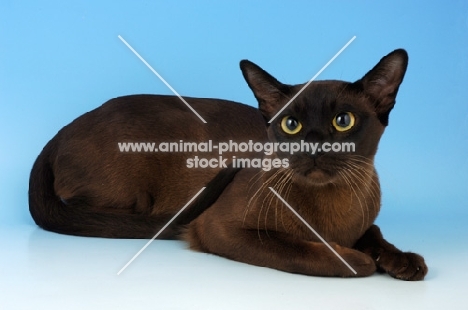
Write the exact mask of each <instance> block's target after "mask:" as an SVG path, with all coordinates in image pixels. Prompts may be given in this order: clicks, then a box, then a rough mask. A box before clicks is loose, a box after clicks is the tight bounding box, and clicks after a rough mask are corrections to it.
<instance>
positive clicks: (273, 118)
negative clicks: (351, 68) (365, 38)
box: [268, 36, 356, 123]
mask: <svg viewBox="0 0 468 310" xmlns="http://www.w3.org/2000/svg"><path fill="white" fill-rule="evenodd" d="M354 39H356V36H354V37H352V38H351V40H349V41H348V43H346V44H345V45H344V46H343V47H342V48H341V49H340V50H339V51H338V53H336V54H335V56H333V57H332V59H330V60H329V61H328V62H327V63H326V64H325V66H323V67H322V69H320V70H319V72H317V74H315V75H314V76H313V77H312V78H311V79H310V80H309V82H307V84H305V85H304V87H302V88H301V90H300V91H298V92H297V94H295V95H294V97H292V98H291V100H289V101H288V103H286V104H285V105H284V107H282V108H281V110H279V111H278V113H276V114H275V116H273V117H272V118H271V119H270V120H269V121H268V123H271V122H273V121H274V120H275V118H276V117H278V115H279V114H280V113H281V112H283V111H284V109H286V108H287V107H288V106H289V105H290V104H291V102H293V101H294V99H296V98H297V96H299V95H300V94H301V93H302V92H303V91H304V89H306V87H307V86H309V84H310V83H312V82H313V81H314V80H315V79H316V78H317V77H318V76H319V75H320V73H322V72H323V70H325V69H326V68H327V67H328V66H329V65H330V64H331V63H332V62H333V61H334V60H335V59H336V57H338V56H339V55H340V54H341V53H342V52H343V51H344V50H345V49H346V48H347V47H348V45H350V44H351V42H353V41H354Z"/></svg>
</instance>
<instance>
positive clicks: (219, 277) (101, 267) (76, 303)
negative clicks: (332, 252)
mask: <svg viewBox="0 0 468 310" xmlns="http://www.w3.org/2000/svg"><path fill="white" fill-rule="evenodd" d="M460 224H461V223H460ZM453 226H456V225H453ZM428 227H429V226H428ZM452 228H453V227H452ZM460 228H461V226H460ZM451 231H453V232H455V233H458V237H462V238H463V240H466V229H463V231H464V232H465V234H464V235H463V234H462V235H461V236H460V234H459V233H460V230H459V231H458V232H457V230H456V229H454V230H451ZM0 233H1V235H0V242H1V244H2V248H3V249H4V251H2V256H1V258H0V265H1V269H0V278H1V281H0V292H1V294H0V306H1V307H0V308H1V309H141V308H143V307H145V309H147V308H148V307H150V309H463V307H464V306H465V305H466V301H468V299H467V297H466V294H465V293H464V291H465V290H466V286H465V284H464V283H465V281H464V280H465V279H464V278H463V274H466V268H467V267H468V263H467V262H468V260H467V258H468V257H467V256H468V255H467V254H468V251H467V250H466V249H465V248H457V247H456V246H453V245H451V244H449V243H446V242H442V241H443V239H445V237H447V238H448V237H449V236H448V233H447V231H445V237H444V236H442V237H443V239H435V241H436V242H437V244H434V242H432V241H430V240H428V239H427V238H431V239H432V237H431V236H432V235H434V236H435V235H436V234H435V233H433V234H432V235H431V232H429V231H427V232H426V233H427V234H425V236H426V237H425V238H424V240H423V242H421V243H420V244H419V245H418V247H414V250H415V251H417V252H421V254H423V255H424V256H425V258H426V261H427V263H428V265H429V268H430V272H429V274H428V276H427V279H426V280H425V281H422V282H404V281H399V280H395V279H392V278H390V277H389V276H387V275H380V274H376V275H374V276H372V277H368V278H361V279H336V278H320V277H308V276H303V275H295V274H288V273H284V272H280V271H276V270H272V269H268V268H260V267H256V266H250V265H247V264H242V263H238V262H234V261H230V260H227V259H224V258H221V257H217V256H214V255H208V254H204V253H197V252H193V251H190V250H188V249H187V248H186V245H185V244H184V243H183V242H180V241H160V240H157V241H155V242H154V243H152V244H151V246H149V247H148V248H147V249H146V250H145V251H144V252H143V253H142V254H141V255H140V256H139V257H138V259H137V260H135V261H134V262H133V263H132V264H131V265H130V266H129V267H128V268H127V269H126V270H125V272H123V273H122V274H121V275H120V276H118V275H117V272H118V270H119V269H120V268H121V267H122V266H123V265H124V264H125V263H126V262H127V261H128V260H129V258H131V257H132V256H133V255H134V254H135V253H136V252H137V251H138V250H139V249H140V248H141V246H142V245H144V244H145V243H146V240H114V239H100V238H81V237H73V236H65V235H59V234H55V233H50V232H46V231H43V230H41V229H39V228H37V227H35V226H33V225H31V226H15V227H14V226H12V227H3V228H1V229H0ZM420 233H421V232H420V231H418V235H420ZM395 236H396V238H395ZM395 236H393V237H394V238H393V239H399V240H391V241H392V242H395V244H397V245H399V246H400V247H402V248H404V247H405V246H407V245H408V244H409V243H411V242H410V241H408V244H405V242H404V241H405V239H404V238H402V237H401V235H400V237H398V236H399V235H395ZM439 236H440V235H439ZM442 237H441V238H442ZM446 240H450V239H446ZM452 240H453V239H452ZM413 241H414V240H413ZM401 243H403V244H401ZM453 244H455V243H453Z"/></svg>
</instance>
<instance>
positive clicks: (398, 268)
mask: <svg viewBox="0 0 468 310" xmlns="http://www.w3.org/2000/svg"><path fill="white" fill-rule="evenodd" d="M385 265H386V266H385ZM385 265H381V266H380V267H381V268H383V269H384V270H385V271H386V272H387V273H388V274H389V275H390V276H392V277H394V278H396V279H400V280H405V281H419V280H423V279H424V277H425V276H426V274H427V271H428V268H427V266H426V263H425V262H424V258H423V257H422V256H421V255H418V254H416V253H411V252H404V253H392V259H391V260H388V259H387V263H386V264H385Z"/></svg>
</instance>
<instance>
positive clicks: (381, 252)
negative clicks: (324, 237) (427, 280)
mask: <svg viewBox="0 0 468 310" xmlns="http://www.w3.org/2000/svg"><path fill="white" fill-rule="evenodd" d="M354 248H355V249H356V250H359V251H361V252H363V253H366V254H368V255H370V256H371V257H372V258H373V259H374V261H375V264H376V265H377V267H378V268H379V269H380V270H382V271H384V272H386V273H388V274H389V275H390V276H392V277H394V278H396V279H401V280H407V281H418V280H423V279H424V277H425V276H426V274H427V271H428V268H427V266H426V263H425V262H424V258H423V257H422V256H421V255H419V254H416V253H411V252H402V251H400V250H399V249H397V248H396V247H395V246H394V245H393V244H391V243H389V242H387V241H386V240H385V239H384V238H383V236H382V233H381V232H380V229H379V227H378V226H376V225H372V226H371V227H370V228H369V229H368V230H367V231H366V232H365V233H364V235H363V236H362V237H361V238H360V239H359V240H358V241H357V242H356V244H355V245H354Z"/></svg>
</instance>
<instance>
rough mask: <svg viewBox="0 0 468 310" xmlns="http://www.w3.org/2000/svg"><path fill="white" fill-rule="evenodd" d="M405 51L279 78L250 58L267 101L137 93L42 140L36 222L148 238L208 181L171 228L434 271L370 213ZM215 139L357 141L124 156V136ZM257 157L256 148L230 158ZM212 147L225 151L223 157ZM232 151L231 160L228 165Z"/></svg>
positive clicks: (294, 256) (266, 261)
mask: <svg viewBox="0 0 468 310" xmlns="http://www.w3.org/2000/svg"><path fill="white" fill-rule="evenodd" d="M407 61H408V57H407V54H406V52H405V51H404V50H396V51H394V52H392V53H390V54H389V55H387V56H385V57H384V58H382V60H381V61H380V62H379V63H378V64H377V65H376V66H375V67H374V68H373V69H372V70H371V71H369V72H368V73H367V74H366V75H365V76H364V77H363V78H362V79H360V80H358V81H356V82H354V83H348V82H343V81H318V82H313V83H311V84H310V85H309V86H308V87H307V88H306V89H305V90H304V91H303V92H302V93H301V94H300V95H299V96H298V97H297V98H296V99H295V100H294V102H293V103H292V104H290V105H289V106H287V107H286V109H284V110H283V111H282V112H281V113H280V114H279V115H278V117H276V118H275V119H274V120H273V121H272V122H271V123H268V120H270V119H271V118H272V117H273V116H274V115H275V114H276V113H277V112H278V111H280V110H281V109H282V108H283V107H284V106H285V104H286V103H287V102H288V101H289V100H290V99H291V98H292V97H293V96H294V95H295V94H296V93H297V92H298V91H299V90H300V89H301V88H302V87H303V86H304V85H296V86H290V85H285V84H281V83H280V82H278V81H277V80H276V79H275V78H273V77H272V76H271V75H269V74H268V73H266V72H265V71H263V70H262V69H261V68H259V67H258V66H256V65H255V64H253V63H251V62H249V61H245V60H244V61H242V62H241V69H242V72H243V74H244V77H245V79H246V81H247V83H248V85H249V86H250V88H251V89H252V91H253V92H254V95H255V97H256V98H257V100H258V102H259V110H256V109H254V108H251V107H248V106H245V105H242V104H239V103H234V102H229V101H223V100H215V99H195V98H186V99H187V101H188V102H189V103H190V104H191V105H192V106H193V108H194V109H195V110H196V111H197V112H198V113H199V114H200V115H202V117H203V118H204V119H205V120H206V121H207V124H202V123H201V122H200V121H199V120H198V119H197V118H196V116H195V115H194V114H192V112H191V111H190V110H189V109H188V108H186V107H185V106H184V105H183V104H181V103H180V102H179V101H178V100H179V99H178V98H176V97H167V96H128V97H122V98H117V99H113V100H111V101H109V102H108V103H106V104H104V105H103V106H101V107H100V108H97V109H96V110H94V111H91V112H89V113H86V114H85V115H83V116H81V117H79V118H78V119H76V120H75V121H74V122H72V123H71V124H70V125H68V126H66V127H64V128H63V129H62V130H60V131H59V133H58V134H57V135H56V136H55V137H54V138H53V139H52V140H51V141H50V142H49V143H48V144H47V145H46V146H45V147H44V150H43V151H42V153H41V154H40V155H39V157H38V159H37V160H36V162H35V164H34V167H33V170H32V172H31V178H30V188H29V204H30V211H31V214H32V216H33V218H34V220H35V221H36V223H37V224H38V225H39V226H41V227H43V228H44V229H48V230H51V231H56V232H60V233H66V234H74V235H82V236H98V237H111V238H151V237H153V236H154V235H155V233H156V232H157V231H158V230H159V229H160V228H161V227H162V226H163V225H164V224H165V223H166V222H167V221H168V220H169V219H170V218H171V217H172V216H173V215H174V214H176V213H177V212H178V211H179V210H180V208H181V207H182V206H183V205H184V204H185V203H186V202H187V201H189V200H190V198H191V197H193V195H194V194H195V193H197V192H198V190H199V189H200V188H201V187H202V186H206V187H207V188H206V189H205V190H204V191H203V192H202V194H201V195H200V196H199V197H198V198H197V199H196V200H195V201H194V202H193V203H192V204H191V205H190V206H189V207H188V209H187V210H186V211H184V212H183V213H182V214H181V215H180V216H179V217H178V218H177V220H176V221H175V222H173V224H172V225H171V226H170V227H169V228H168V229H166V230H165V231H164V233H163V234H162V235H161V236H160V237H161V238H174V237H179V238H183V239H185V240H187V241H188V242H189V244H190V247H191V248H192V249H195V250H199V251H204V252H208V253H213V254H217V255H221V256H224V257H227V258H231V259H234V260H237V261H241V262H246V263H249V264H254V265H259V266H267V267H271V268H276V269H279V270H284V271H288V272H293V273H301V274H307V275H318V276H341V277H352V276H368V275H370V274H372V273H374V272H375V271H376V270H377V269H378V270H380V271H383V272H387V273H388V274H390V275H391V276H393V277H395V278H398V279H403V280H422V279H423V278H424V276H425V275H426V273H427V267H426V265H425V263H424V259H423V258H422V257H421V256H419V255H418V254H414V253H409V252H401V251H400V250H398V249H397V248H395V247H394V246H393V245H392V244H390V243H388V242H387V241H385V239H383V237H382V234H381V233H380V230H379V228H378V227H377V226H375V225H373V222H374V220H375V218H376V216H377V214H378V212H379V209H380V186H379V181H378V177H377V174H376V172H375V168H374V165H373V161H374V156H375V154H376V151H377V146H378V142H379V140H380V137H381V135H382V133H383V131H384V129H385V127H386V126H387V125H388V118H389V113H390V111H391V110H392V108H393V106H394V104H395V97H396V94H397V92H398V88H399V86H400V84H401V82H402V80H403V77H404V74H405V71H406V67H407ZM180 140H184V141H190V142H206V141H208V140H212V141H213V143H218V142H226V141H228V140H234V141H239V142H241V141H243V142H246V141H249V140H253V141H260V142H266V141H270V142H300V141H305V142H318V143H324V142H329V143H333V142H353V143H354V144H355V152H352V153H351V152H340V153H336V152H335V153H334V152H328V153H327V152H317V153H315V154H313V155H312V154H311V153H310V152H309V153H305V152H302V153H295V154H292V155H290V154H289V153H286V152H276V153H274V154H273V155H271V156H270V157H271V158H279V159H283V160H284V159H287V161H288V162H289V167H281V168H274V169H271V170H270V171H264V170H262V169H252V168H250V169H249V168H244V169H240V171H239V169H236V168H231V167H228V168H224V169H221V168H217V169H193V168H188V167H187V165H186V162H187V159H189V158H192V157H193V156H194V154H187V153H181V152H179V153H171V154H169V153H138V154H136V153H134V154H125V153H122V152H119V149H118V147H117V143H118V142H124V141H151V142H156V144H157V143H160V142H170V141H175V142H177V141H180ZM233 155H236V156H243V157H246V156H249V157H251V158H254V157H258V155H259V154H244V153H243V154H236V153H228V154H224V156H225V157H226V158H230V159H231V158H232V156H233ZM203 156H205V157H209V156H213V157H216V156H217V154H216V153H211V154H210V153H207V154H204V155H203ZM229 162H230V161H228V163H229ZM270 187H271V188H273V189H274V190H276V192H278V193H279V194H280V195H281V196H282V197H283V198H284V199H285V200H286V201H287V202H288V204H289V205H291V206H292V207H293V208H294V209H295V210H296V211H297V212H298V213H299V214H300V215H301V216H302V217H303V218H304V219H305V220H306V221H307V222H308V223H309V224H310V225H311V226H312V227H313V228H314V229H315V230H316V231H317V232H318V233H319V234H320V235H321V236H322V237H323V238H324V239H325V240H327V242H328V243H329V244H330V245H331V246H332V247H333V248H334V250H335V251H336V252H337V253H338V254H339V255H340V256H341V257H342V258H343V259H344V260H345V261H346V262H347V263H349V265H351V266H352V267H353V268H354V270H355V271H356V272H357V273H356V274H354V273H353V272H351V270H350V269H349V268H348V267H347V266H345V265H344V264H343V263H342V262H341V261H340V260H339V259H338V258H337V257H336V256H335V255H334V254H333V253H332V252H331V251H330V250H329V249H328V248H327V247H326V246H325V244H323V243H322V242H320V241H319V240H318V239H317V238H316V236H315V235H314V234H313V233H312V232H311V231H310V230H309V229H308V228H307V227H306V226H305V225H304V224H303V223H302V222H301V221H300V220H299V219H298V218H297V217H296V216H295V215H294V214H293V213H292V212H291V211H290V210H289V209H288V208H287V207H286V206H285V205H284V203H283V202H282V201H280V200H279V199H278V198H277V197H276V196H275V195H274V194H273V192H272V191H271V190H270Z"/></svg>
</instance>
